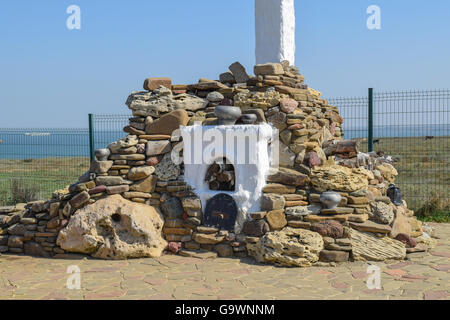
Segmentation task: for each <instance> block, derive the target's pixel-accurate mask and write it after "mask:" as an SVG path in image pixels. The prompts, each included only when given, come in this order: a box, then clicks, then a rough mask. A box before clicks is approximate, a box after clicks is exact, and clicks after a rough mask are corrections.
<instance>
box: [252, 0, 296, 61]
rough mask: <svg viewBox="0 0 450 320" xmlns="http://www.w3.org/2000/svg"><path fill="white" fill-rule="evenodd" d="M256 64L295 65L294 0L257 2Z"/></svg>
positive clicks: (261, 0) (259, 0)
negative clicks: (277, 63) (280, 63)
mask: <svg viewBox="0 0 450 320" xmlns="http://www.w3.org/2000/svg"><path fill="white" fill-rule="evenodd" d="M255 30H256V63H257V64H262V63H268V62H281V61H283V60H288V61H289V62H290V64H291V65H294V64H295V9H294V0H255Z"/></svg>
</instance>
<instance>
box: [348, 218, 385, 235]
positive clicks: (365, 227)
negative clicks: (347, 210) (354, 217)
mask: <svg viewBox="0 0 450 320" xmlns="http://www.w3.org/2000/svg"><path fill="white" fill-rule="evenodd" d="M350 227H352V228H353V229H356V230H359V231H364V232H372V233H383V234H387V233H389V232H391V229H392V228H391V227H389V226H388V225H386V224H379V223H375V222H373V221H370V220H368V221H366V222H363V223H358V222H350Z"/></svg>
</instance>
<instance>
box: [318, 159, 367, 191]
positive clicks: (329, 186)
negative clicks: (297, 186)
mask: <svg viewBox="0 0 450 320" xmlns="http://www.w3.org/2000/svg"><path fill="white" fill-rule="evenodd" d="M310 179H311V184H312V185H313V186H314V188H315V189H316V190H317V191H319V192H324V191H328V190H336V191H344V192H354V191H358V190H361V189H366V188H367V186H368V184H369V181H368V177H367V175H366V172H363V171H362V169H350V168H346V167H343V166H339V165H332V166H322V167H315V168H314V169H313V170H312V171H311V177H310Z"/></svg>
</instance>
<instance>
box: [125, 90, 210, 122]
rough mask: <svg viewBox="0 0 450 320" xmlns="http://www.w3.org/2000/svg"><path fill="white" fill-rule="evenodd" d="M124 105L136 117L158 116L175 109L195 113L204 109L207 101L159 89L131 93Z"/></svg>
mask: <svg viewBox="0 0 450 320" xmlns="http://www.w3.org/2000/svg"><path fill="white" fill-rule="evenodd" d="M126 105H127V106H128V108H130V109H131V110H133V114H134V115H136V116H143V117H145V116H152V117H153V116H156V117H157V116H159V115H160V114H161V113H168V112H171V111H174V110H177V109H184V110H187V111H197V110H200V109H204V108H206V106H207V105H208V100H205V99H202V98H199V97H197V96H194V95H189V94H179V95H176V96H173V95H172V91H171V90H170V89H168V88H164V87H160V88H158V89H156V90H153V92H133V93H132V94H131V95H130V96H129V97H128V99H127V102H126Z"/></svg>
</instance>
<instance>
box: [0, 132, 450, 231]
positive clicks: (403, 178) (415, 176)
mask: <svg viewBox="0 0 450 320" xmlns="http://www.w3.org/2000/svg"><path fill="white" fill-rule="evenodd" d="M379 140H380V141H379V143H377V144H375V151H383V152H384V153H385V154H386V155H390V156H392V157H394V158H395V159H396V160H397V161H396V162H395V163H394V166H395V167H396V169H397V170H398V172H399V176H398V177H397V179H396V185H397V186H398V187H400V189H401V191H402V195H403V199H405V200H406V201H407V203H408V207H409V208H410V209H412V210H414V211H415V212H416V214H417V215H418V217H419V218H420V219H423V220H427V221H438V222H443V221H446V222H449V215H450V210H449V207H448V206H446V205H445V203H446V201H450V137H436V138H434V139H432V140H426V139H425V137H417V138H415V137H414V138H411V137H410V138H380V139H379ZM359 141H360V146H361V147H360V150H361V151H367V139H360V140H359ZM88 167H89V159H88V158H47V159H25V160H0V205H2V204H5V203H10V202H11V201H12V198H13V197H12V196H11V190H12V189H11V188H12V182H11V181H12V179H11V178H13V177H15V178H20V179H22V180H23V181H24V183H25V184H27V185H29V186H32V185H37V186H38V187H39V196H40V198H42V199H46V198H49V197H50V196H51V194H52V192H53V191H54V190H56V189H61V188H64V187H65V186H67V185H68V184H70V183H73V182H75V181H76V180H77V179H78V177H79V176H80V175H81V174H83V173H84V172H85V171H86V170H87V169H88Z"/></svg>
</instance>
